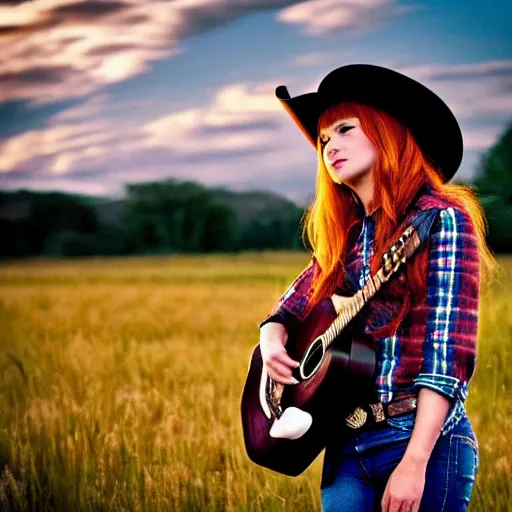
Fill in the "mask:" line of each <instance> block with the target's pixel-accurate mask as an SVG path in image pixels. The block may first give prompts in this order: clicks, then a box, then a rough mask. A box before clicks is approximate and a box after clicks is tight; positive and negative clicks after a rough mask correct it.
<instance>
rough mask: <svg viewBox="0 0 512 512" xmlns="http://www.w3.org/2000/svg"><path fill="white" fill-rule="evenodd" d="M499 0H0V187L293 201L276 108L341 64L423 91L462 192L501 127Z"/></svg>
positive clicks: (504, 30)
mask: <svg viewBox="0 0 512 512" xmlns="http://www.w3.org/2000/svg"><path fill="white" fill-rule="evenodd" d="M507 4H508V2H507V1H506V0H494V1H493V2H482V1H481V0H478V1H477V0H347V1H345V0H307V1H293V0H88V1H79V0H29V1H25V2H20V1H0V188H2V189H18V188H30V189H37V190H65V191H70V192H80V193H87V194H100V195H112V196H114V195H115V196H119V195H122V194H123V191H124V184H126V183H130V182H137V181H146V180H155V179H157V180H158V179H164V178H167V177H176V178H180V179H192V180H196V181H199V182H201V183H203V184H205V185H208V186H210V185H215V186H217V185H218V186H227V187H230V188H233V189H249V188H250V189H253V188H258V189H267V190H272V191H275V192H278V193H281V194H284V195H286V196H288V197H290V198H292V199H296V200H299V201H303V200H304V199H305V198H307V197H309V196H310V195H311V193H312V191H313V187H314V175H315V171H316V156H315V153H314V151H313V149H312V148H311V147H310V146H309V143H308V142H307V141H306V139H305V138H304V137H303V135H302V134H301V133H300V132H299V130H298V129H297V128H296V127H295V125H294V124H293V123H292V121H291V119H290V118H289V117H288V115H287V114H286V113H285V112H284V110H283V109H282V107H281V106H280V105H279V103H278V101H277V100H276V99H275V96H274V90H275V88H276V86H278V85H281V84H284V85H286V86H287V87H288V89H289V91H290V93H291V94H292V96H295V95H296V94H301V93H305V92H311V91H314V90H316V89H317V87H318V84H319V82H320V80H321V79H322V78H323V77H324V76H325V75H326V74H327V73H328V72H329V71H331V70H332V69H334V68H336V67H338V66H341V65H345V64H352V63H371V64H378V65H383V66H387V67H391V68H393V69H395V70H397V71H400V72H403V73H405V74H407V75H409V76H411V77H413V78H415V79H417V80H419V81H421V82H422V83H424V84H425V85H427V86H428V87H430V88H431V89H433V90H434V91H435V92H436V93H437V94H439V95H440V96H441V97H442V98H443V99H444V100H445V101H446V103H448V105H449V106H450V107H451V108H452V109H453V111H454V113H455V115H456V116H457V118H458V119H459V122H460V124H461V127H462V130H463V134H464V143H465V156H464V160H463V163H462V166H461V168H460V170H459V172H458V173H457V178H459V179H461V180H470V179H471V177H472V176H474V175H475V172H477V170H478V163H479V158H480V155H481V154H482V153H483V152H484V151H485V150H486V149H487V148H488V147H489V146H491V145H492V144H493V143H494V142H495V141H496V140H497V138H498V137H499V135H500V134H501V133H502V131H503V130H504V128H505V127H506V126H507V123H508V122H510V121H511V120H512V41H511V39H512V36H511V34H512V22H511V19H512V16H511V15H510V7H508V6H507Z"/></svg>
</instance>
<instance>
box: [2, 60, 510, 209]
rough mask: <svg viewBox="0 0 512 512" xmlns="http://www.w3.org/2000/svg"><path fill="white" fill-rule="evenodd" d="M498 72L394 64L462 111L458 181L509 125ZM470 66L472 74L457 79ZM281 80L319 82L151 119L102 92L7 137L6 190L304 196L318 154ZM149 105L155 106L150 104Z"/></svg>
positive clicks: (252, 86) (251, 90)
mask: <svg viewBox="0 0 512 512" xmlns="http://www.w3.org/2000/svg"><path fill="white" fill-rule="evenodd" d="M506 67H507V65H506V63H503V65H502V68H503V69H505V68H506ZM491 68H492V69H493V70H496V69H497V67H496V66H495V65H494V64H493V63H492V62H487V63H486V62H482V63H477V64H475V65H472V66H467V65H461V66H450V68H449V71H450V73H451V74H450V76H448V75H447V71H448V68H446V69H445V68H444V67H443V66H430V67H429V68H428V72H427V69H426V68H421V69H420V68H408V69H405V68H400V69H399V68H395V69H397V71H401V72H404V73H406V74H408V75H410V76H412V77H415V78H418V79H419V80H421V81H422V82H423V83H425V84H426V85H427V86H429V87H432V89H433V90H434V91H435V92H437V93H438V94H440V96H441V97H442V98H443V99H444V100H445V101H446V102H447V103H448V104H449V105H450V106H451V107H452V108H454V110H456V111H457V116H458V117H459V119H460V122H461V127H462V130H463V134H464V143H465V157H464V161H463V164H462V166H461V170H460V171H459V173H458V174H457V177H458V179H462V180H464V179H470V178H471V177H472V175H473V174H474V172H475V170H476V169H477V166H478V162H479V160H480V155H481V154H482V153H483V152H484V151H485V150H487V149H488V148H489V147H490V146H491V145H493V144H494V143H495V142H496V140H497V138H498V137H499V136H500V134H501V133H502V132H503V130H504V128H505V126H506V122H507V121H509V119H508V116H509V112H510V109H507V108H505V107H504V105H510V101H511V100H510V95H511V94H512V88H510V87H508V88H507V86H506V80H508V78H507V77H505V76H503V73H501V72H500V73H491V74H490V76H486V75H485V74H483V73H481V72H480V71H478V70H482V69H491ZM500 69H501V68H500ZM471 70H473V71H474V77H473V78H471V77H470V76H469V75H467V78H466V79H465V80H464V81H460V80H458V79H457V78H456V77H457V76H458V74H459V73H460V74H462V73H466V74H468V73H470V71H471ZM441 77H442V78H441ZM504 80H505V82H503V81H504ZM281 83H284V84H286V85H288V86H289V87H290V91H291V92H292V94H293V95H295V94H299V93H302V92H309V91H311V90H315V89H316V87H317V85H318V84H314V85H313V84H310V85H311V86H310V87H309V88H308V87H306V88H305V89H304V90H301V89H303V88H304V83H305V81H304V80H301V79H300V77H299V76H296V77H295V78H294V79H286V78H280V79H275V80H272V81H270V82H266V83H235V84H229V85H226V86H224V87H222V88H220V89H219V90H218V91H217V93H216V94H215V95H214V97H213V98H212V100H211V102H210V103H209V104H206V105H203V106H197V107H195V108H188V109H183V110H175V111H170V112H167V113H165V112H163V113H162V114H161V115H159V116H154V117H153V118H147V117H146V118H145V119H144V120H142V121H141V120H140V119H137V118H136V117H133V115H132V113H133V110H134V108H133V107H131V106H130V105H127V104H126V103H125V104H123V103H116V102H114V101H113V100H112V99H111V98H109V97H108V96H107V95H97V96H93V97H92V98H90V99H88V100H87V101H85V102H83V103H82V104H81V105H78V106H75V107H73V108H69V109H67V110H64V111H62V112H60V113H58V114H56V115H54V116H53V117H51V118H50V120H49V121H48V123H47V126H46V127H44V128H42V129H40V130H31V131H28V132H25V133H22V134H20V135H17V136H13V137H11V138H9V139H7V140H5V141H4V142H3V143H0V186H3V187H8V188H16V187H20V186H29V187H31V188H33V187H36V188H44V189H50V188H52V187H54V188H58V189H62V190H68V191H70V190H74V191H78V192H80V191H82V192H83V191H90V192H91V193H93V192H94V193H104V194H107V193H108V194H112V193H119V194H120V193H121V192H122V187H123V184H124V183H127V182H134V181H146V180H153V179H163V178H167V177H176V178H181V179H192V180H196V181H199V182H202V183H204V184H207V185H226V186H230V187H235V188H244V187H253V188H254V187H257V188H266V189H271V190H274V191H276V192H280V193H283V194H285V195H287V196H288V197H290V198H293V199H296V200H300V201H302V202H303V201H305V200H306V198H307V197H309V196H310V195H311V193H312V191H313V188H314V176H315V171H316V154H315V152H314V151H313V150H312V148H311V147H310V145H309V143H308V142H307V141H306V139H305V138H304V136H303V135H302V134H301V132H300V131H299V130H298V129H297V127H296V126H295V125H294V123H293V121H292V120H291V119H290V117H289V116H288V115H287V114H286V113H285V111H284V109H283V108H282V107H281V106H280V105H279V103H278V101H277V100H276V99H275V96H274V89H275V86H276V85H277V84H281ZM490 90H492V91H502V92H501V96H498V97H495V96H494V95H489V94H483V92H484V91H490ZM144 101H146V100H144ZM500 105H501V108H500ZM140 110H141V111H145V110H146V109H145V108H144V102H141V105H140ZM127 112H128V113H129V114H130V115H126V113H127ZM73 187H74V188H73Z"/></svg>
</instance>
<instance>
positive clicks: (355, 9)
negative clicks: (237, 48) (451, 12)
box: [277, 0, 418, 36]
mask: <svg viewBox="0 0 512 512" xmlns="http://www.w3.org/2000/svg"><path fill="white" fill-rule="evenodd" d="M417 8H418V7H417V6H413V5H398V4H397V2H396V1H395V0H311V1H308V2H301V3H299V4H296V5H293V6H291V7H288V8H287V9H283V10H282V11H281V12H280V13H279V15H278V17H277V19H278V20H280V21H282V22H285V23H294V24H298V25H301V26H303V27H304V32H305V33H306V34H308V35H312V36H320V35H324V34H327V33H329V32H333V31H339V30H349V31H351V33H352V35H355V34H356V33H357V35H358V36H360V35H361V34H362V33H366V32H368V31H369V30H373V29H375V28H381V27H383V26H385V25H387V24H388V23H389V22H390V21H391V20H392V19H394V18H396V17H397V16H400V15H402V14H404V13H407V12H410V11H412V10H414V9H417Z"/></svg>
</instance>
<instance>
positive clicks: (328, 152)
mask: <svg viewBox="0 0 512 512" xmlns="http://www.w3.org/2000/svg"><path fill="white" fill-rule="evenodd" d="M338 151H339V150H338V148H335V147H332V148H329V150H328V151H327V156H328V157H329V160H331V161H332V158H333V156H334V155H335V154H336V153H337V152H338Z"/></svg>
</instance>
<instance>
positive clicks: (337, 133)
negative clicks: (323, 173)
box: [320, 117, 377, 188]
mask: <svg viewBox="0 0 512 512" xmlns="http://www.w3.org/2000/svg"><path fill="white" fill-rule="evenodd" d="M320 143H321V146H322V156H323V160H324V164H325V167H326V168H327V171H328V172H329V175H330V176H331V178H332V179H333V181H335V182H336V183H345V184H346V185H349V186H352V188H354V186H356V185H357V184H359V183H361V182H362V181H363V182H364V181H367V180H366V179H365V178H369V177H371V174H372V168H373V164H374V163H375V161H376V159H377V150H376V148H375V146H374V145H373V144H372V142H371V141H370V139H369V138H368V137H367V136H366V135H365V133H364V132H363V130H362V129H361V125H360V124H359V119H358V118H357V117H348V118H342V119H339V120H338V121H336V122H335V123H333V124H332V125H331V126H329V127H327V128H324V129H323V130H321V131H320Z"/></svg>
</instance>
